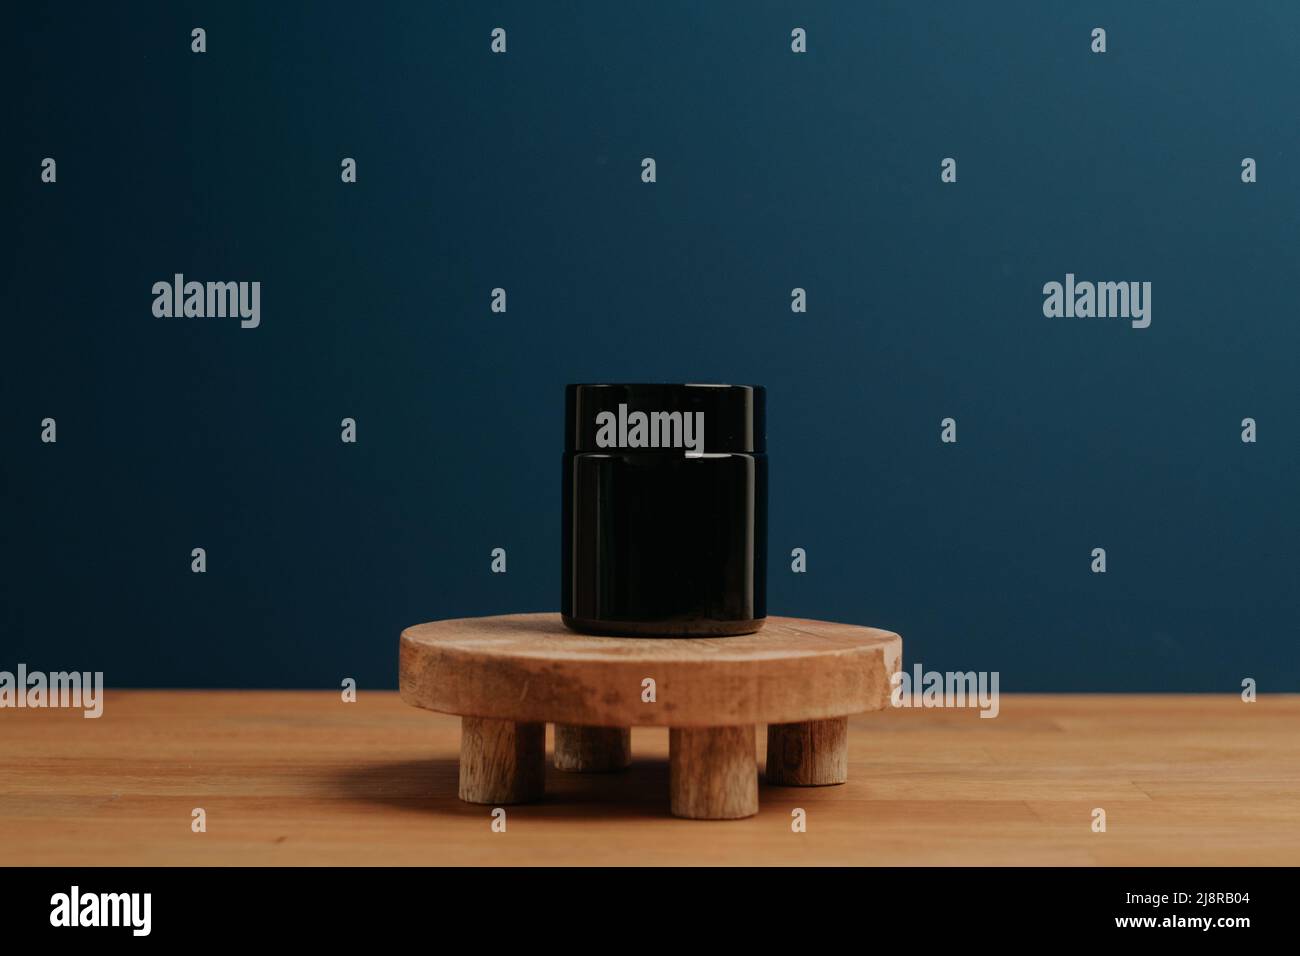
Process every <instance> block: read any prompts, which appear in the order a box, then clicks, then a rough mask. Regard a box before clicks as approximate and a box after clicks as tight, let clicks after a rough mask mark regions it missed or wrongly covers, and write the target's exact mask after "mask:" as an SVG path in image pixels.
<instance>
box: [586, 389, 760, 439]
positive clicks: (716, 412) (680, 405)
mask: <svg viewBox="0 0 1300 956" xmlns="http://www.w3.org/2000/svg"><path fill="white" fill-rule="evenodd" d="M764 395H765V392H764V389H763V386H761V385H696V384H688V385H672V384H662V383H659V384H629V385H568V386H566V387H565V390H564V448H565V451H576V452H611V453H613V452H636V451H647V452H654V451H663V450H673V449H672V448H668V449H665V448H663V447H660V445H659V442H658V441H657V440H656V441H655V443H654V445H653V446H650V445H636V446H631V447H630V446H629V445H627V444H622V445H615V446H613V447H611V446H609V445H608V443H607V442H606V444H601V443H599V442H598V441H597V434H598V432H600V430H601V426H602V425H605V426H608V425H609V424H611V423H614V424H615V427H616V428H617V427H618V426H620V425H622V424H623V423H624V422H626V421H627V418H628V416H631V415H632V414H633V413H634V412H641V413H644V414H645V415H646V416H651V415H653V413H656V412H659V413H667V414H668V415H672V414H673V413H674V412H676V413H680V414H681V415H683V416H684V415H685V414H687V413H695V412H702V413H703V414H704V441H703V448H702V449H697V450H702V451H703V452H704V453H706V454H711V453H717V452H749V453H760V452H764V451H766V449H767V419H766V416H765V414H764V407H763V406H764ZM620 406H623V409H622V410H621V411H620ZM603 412H609V413H610V415H611V416H612V418H611V417H609V416H607V417H605V418H603V419H601V421H600V423H598V422H597V416H599V415H601V413H603ZM620 415H621V416H622V418H621V419H620ZM698 420H699V419H698V418H696V419H693V421H694V422H698ZM655 421H656V427H654V428H651V429H650V431H652V432H655V433H656V436H657V435H659V434H667V433H668V432H669V431H670V429H669V428H668V427H667V425H666V423H664V421H663V419H656V420H655ZM633 424H635V420H634V421H633ZM674 424H675V422H674ZM626 432H627V429H626V427H625V428H624V429H623V434H626ZM609 436H610V432H609V431H608V430H606V431H605V433H604V435H603V437H604V438H605V439H606V440H607V439H608V438H609Z"/></svg>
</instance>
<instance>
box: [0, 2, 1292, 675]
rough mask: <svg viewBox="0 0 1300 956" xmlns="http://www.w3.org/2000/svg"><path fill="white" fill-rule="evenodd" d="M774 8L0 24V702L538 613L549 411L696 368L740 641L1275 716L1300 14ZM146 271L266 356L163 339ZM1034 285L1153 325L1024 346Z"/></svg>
mask: <svg viewBox="0 0 1300 956" xmlns="http://www.w3.org/2000/svg"><path fill="white" fill-rule="evenodd" d="M807 6H808V9H806V10H800V9H799V8H798V6H797V5H769V4H763V5H758V6H755V5H753V4H748V3H746V4H740V3H708V4H700V3H694V2H691V3H685V2H683V3H665V2H656V3H651V4H637V5H635V6H633V5H630V4H626V5H618V7H617V8H615V7H614V6H613V5H609V4H604V3H594V2H592V3H583V4H577V5H569V4H563V5H561V4H549V3H548V4H539V3H519V4H480V3H455V4H424V3H421V4H415V3H411V4H405V5H403V9H401V10H398V9H396V5H394V4H387V3H383V4H329V3H310V4H307V3H302V4H278V3H277V4H268V3H240V4H231V3H225V2H222V3H212V4H195V5H193V6H192V8H191V9H189V10H186V9H185V8H184V7H183V6H181V5H175V4H158V5H156V6H155V7H153V8H152V9H151V8H149V7H146V6H144V5H140V4H128V5H115V6H112V7H111V8H110V7H105V6H103V5H95V6H89V5H88V6H87V7H86V8H84V9H81V8H77V7H65V6H61V5H54V6H53V7H50V8H46V7H45V6H44V5H39V6H38V5H35V4H27V5H24V9H22V10H19V11H17V12H16V13H14V12H11V13H10V18H11V21H12V22H11V27H12V28H13V30H12V35H11V36H9V37H8V38H7V39H6V40H5V41H4V42H5V44H6V47H7V48H6V50H5V51H4V52H5V56H4V58H3V62H4V64H5V66H4V67H3V69H4V70H5V74H6V83H5V90H4V94H3V100H4V102H5V104H6V110H5V112H6V118H5V119H4V122H3V127H4V145H3V147H0V163H3V166H2V167H0V188H2V189H3V197H4V209H5V232H6V234H7V235H8V237H9V239H10V240H11V243H12V245H11V248H10V250H9V252H8V254H7V255H6V256H5V259H4V275H3V279H4V295H3V303H4V314H3V347H2V348H0V373H2V379H3V381H2V382H0V399H2V400H3V402H2V405H0V428H2V429H3V431H2V433H0V449H2V451H0V468H2V472H0V479H2V483H3V488H4V490H3V495H4V498H3V539H4V554H5V562H6V565H7V567H6V569H5V571H4V575H3V581H2V582H0V588H3V591H2V593H0V597H2V599H3V600H2V607H0V614H2V616H0V652H2V653H0V667H4V668H8V669H12V668H13V666H14V665H15V664H16V663H17V662H18V661H23V662H25V663H26V664H27V665H28V666H29V667H30V668H33V669H46V670H55V669H71V668H76V669H99V670H103V671H104V672H105V679H106V681H107V682H108V683H109V684H110V685H111V686H123V685H126V686H132V685H159V686H165V685H180V686H258V687H276V686H337V685H338V683H339V681H340V680H341V679H342V678H343V677H345V676H352V677H355V678H357V679H358V681H359V682H360V683H361V684H362V685H363V686H393V685H394V684H395V675H396V639H397V633H398V631H399V629H400V628H401V627H402V626H404V625H407V624H411V623H414V622H417V621H422V620H428V619H432V618H440V617H448V616H461V615H472V614H491V613H501V612H507V611H520V610H535V609H547V608H554V607H555V606H556V605H557V602H558V599H557V593H556V591H557V582H558V568H557V563H558V557H559V540H558V537H559V536H558V527H557V522H558V497H557V496H558V476H559V472H558V462H559V455H560V450H561V426H562V415H561V413H562V398H563V396H562V387H563V385H564V383H566V382H571V381H589V380H686V381H737V382H754V383H761V384H764V385H766V386H767V387H768V389H769V429H768V433H769V448H770V453H771V484H772V497H771V522H772V524H771V534H770V538H771V548H772V562H771V563H772V574H771V582H770V601H769V605H770V607H771V609H772V611H773V612H774V613H785V614H796V615H803V616H812V617H821V618H832V619H842V620H847V621H853V622H861V623H872V624H878V625H880V626H884V627H888V628H891V629H895V630H898V631H900V632H901V633H902V634H903V635H904V638H905V641H906V644H905V650H906V657H907V660H908V661H909V662H911V661H916V660H919V661H921V662H922V663H924V664H925V665H926V666H927V667H934V668H938V669H941V670H946V669H968V668H974V669H985V670H999V671H1001V672H1002V685H1001V686H1002V689H1004V690H1114V691H1127V690H1139V689H1142V690H1187V691H1207V690H1224V691H1232V690H1236V689H1238V688H1239V686H1240V681H1241V679H1242V678H1243V677H1254V678H1255V679H1256V680H1258V681H1259V683H1260V689H1261V690H1264V691H1267V690H1293V691H1294V690H1300V666H1298V665H1297V653H1296V641H1297V627H1298V624H1297V619H1298V617H1300V587H1298V586H1297V575H1296V556H1297V545H1298V543H1300V508H1298V507H1297V502H1296V491H1297V475H1300V453H1298V451H1297V449H1300V440H1298V439H1300V424H1298V422H1297V414H1296V412H1297V407H1296V397H1297V390H1298V383H1300V375H1298V374H1297V373H1298V372H1300V369H1298V367H1297V366H1298V365H1300V358H1298V355H1300V348H1298V346H1300V315H1298V314H1297V297H1296V288H1297V285H1296V281H1297V280H1296V275H1297V270H1296V263H1297V255H1298V251H1300V217H1298V215H1297V212H1298V211H1300V180H1298V179H1297V175H1296V171H1295V168H1294V167H1295V163H1296V161H1297V157H1300V120H1298V117H1300V107H1298V105H1297V102H1298V101H1297V91H1300V55H1298V54H1297V50H1298V49H1300V6H1298V5H1296V4H1294V3H1291V2H1278V3H1263V2H1250V3H1243V4H1233V3H1226V2H1225V3H1216V4H1197V5H1194V6H1193V5H1189V4H1183V3H1172V2H1170V3H1142V4H1132V3H1115V4H1090V5H1087V7H1086V8H1085V7H1084V5H1080V4H1065V3H1042V2H1023V3H990V4H973V3H944V4H936V3H913V2H901V0H900V2H898V3H847V2H845V3H817V4H811V5H807ZM195 26H202V27H204V28H206V30H207V32H208V52H207V53H206V54H203V55H195V54H192V53H191V52H190V29H191V28H192V27H195ZM496 26H502V27H505V28H506V29H507V31H508V53H507V54H506V55H504V56H496V55H493V54H492V53H490V51H489V32H490V31H491V29H492V28H493V27H496ZM795 26H802V27H804V28H806V29H807V31H808V37H809V40H808V43H809V52H808V53H807V54H805V55H795V54H792V53H791V51H790V39H789V37H790V30H791V28H792V27H795ZM1096 26H1102V27H1105V28H1106V29H1107V31H1108V38H1107V39H1108V52H1106V53H1105V54H1103V55H1097V54H1094V53H1092V52H1090V49H1089V45H1090V31H1091V29H1092V28H1093V27H1096ZM6 32H10V31H8V30H7V31H6ZM46 156H51V157H54V158H56V159H57V162H58V182H57V183H56V184H54V185H47V184H42V183H41V182H40V181H39V172H40V169H39V167H40V162H41V160H42V158H43V157H46ZM344 156H351V157H355V158H356V159H357V161H358V164H359V182H358V183H357V184H355V185H344V184H342V183H341V182H340V181H339V163H340V160H341V158H342V157H344ZM645 156H653V157H654V158H655V159H656V160H657V163H658V182H657V183H655V184H653V185H646V184H643V183H642V182H641V181H640V162H641V159H642V157H645ZM949 156H951V157H954V158H956V159H957V161H958V181H957V183H955V184H942V183H941V182H940V180H939V164H940V160H941V159H942V158H944V157H949ZM1247 156H1249V157H1253V158H1255V159H1256V160H1257V161H1258V164H1259V182H1258V183H1255V184H1252V185H1246V184H1243V183H1242V182H1241V179H1240V164H1241V160H1242V158H1243V157H1247ZM175 272H183V273H185V274H186V275H187V276H189V277H191V278H195V279H201V280H206V279H212V280H225V279H244V280H259V281H261V282H262V284H263V292H262V323H261V327H260V328H257V329H252V330H242V329H240V328H239V327H238V324H237V323H236V322H234V321H233V320H203V319H159V318H155V317H154V316H153V315H152V312H151V305H152V295H151V292H150V288H151V286H152V284H153V283H154V282H155V281H157V280H160V279H168V278H170V277H171V275H172V274H173V273H175ZM1067 272H1074V273H1076V274H1077V275H1078V276H1079V277H1080V278H1081V279H1093V280H1145V281H1150V282H1152V283H1153V293H1152V324H1151V327H1150V328H1147V329H1133V328H1131V327H1130V325H1129V324H1128V323H1127V322H1124V321H1118V320H1099V319H1094V320H1083V319H1063V318H1062V319H1049V318H1045V317H1044V315H1043V311H1042V305H1043V295H1042V287H1043V284H1044V283H1045V282H1048V281H1052V280H1057V281H1060V280H1062V279H1063V278H1064V276H1065V274H1066V273H1067ZM496 286H502V287H505V288H506V289H507V291H508V297H509V298H508V312H507V313H506V314H505V315H493V314H491V313H490V312H489V309H488V305H489V296H490V290H491V289H492V288H493V287H496ZM795 286H801V287H804V288H806V289H807V290H808V298H809V311H808V313H807V314H806V315H795V314H792V313H791V311H790V307H789V303H790V290H791V289H792V288H793V287H795ZM47 416H51V417H54V418H56V419H57V422H58V426H57V427H58V442H57V444H53V445H49V444H42V443H41V441H40V422H41V420H42V419H43V418H45V417H47ZM345 416H351V417H354V418H356V419H357V422H358V430H359V441H358V443H357V444H355V445H345V444H343V443H341V442H340V440H339V422H340V420H341V419H342V418H343V417H345ZM946 416H951V417H953V418H955V419H956V420H957V422H958V439H959V440H958V442H957V444H955V445H945V444H942V443H941V442H940V441H939V422H940V420H941V419H942V418H944V417H946ZM1247 416H1250V417H1253V418H1255V419H1256V420H1257V421H1258V428H1259V440H1258V442H1257V443H1255V444H1244V443H1242V441H1241V440H1240V432H1241V426H1240V422H1241V420H1242V419H1243V418H1244V417H1247ZM200 546H201V547H204V548H206V549H207V554H208V571H207V573H206V574H201V575H200V574H192V573H191V571H190V551H191V549H192V548H194V547H200ZM498 546H501V547H505V548H507V549H508V555H509V565H508V567H509V571H508V573H507V574H505V575H496V574H492V573H490V571H489V552H490V551H491V549H492V548H494V547H498ZM796 546H799V547H804V548H806V549H807V551H808V555H809V568H808V573H807V574H804V575H794V574H792V573H791V572H790V570H789V557H788V555H789V552H790V549H791V548H793V547H796ZM1095 547H1103V548H1105V549H1106V552H1107V560H1108V571H1107V573H1105V574H1093V573H1091V571H1090V564H1091V561H1092V558H1091V551H1092V549H1093V548H1095Z"/></svg>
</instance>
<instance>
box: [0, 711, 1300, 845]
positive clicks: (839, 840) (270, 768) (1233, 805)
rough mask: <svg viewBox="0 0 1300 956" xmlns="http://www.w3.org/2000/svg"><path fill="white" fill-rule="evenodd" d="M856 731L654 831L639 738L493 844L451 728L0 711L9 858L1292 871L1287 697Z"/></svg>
mask: <svg viewBox="0 0 1300 956" xmlns="http://www.w3.org/2000/svg"><path fill="white" fill-rule="evenodd" d="M849 726H850V740H849V758H850V771H849V773H850V780H849V783H848V784H846V785H844V786H839V787H825V788H812V789H795V788H773V787H768V786H766V785H764V786H763V792H762V799H761V809H760V811H759V813H758V815H757V816H755V817H751V818H749V819H746V820H734V821H725V822H705V821H697V820H681V819H675V818H673V817H671V816H669V813H668V762H667V757H668V732H667V730H665V729H662V728H637V729H635V730H633V741H632V746H633V764H632V767H631V768H630V769H629V770H628V771H627V772H626V773H623V774H619V775H613V776H582V775H575V774H564V773H560V772H557V771H555V770H554V769H550V768H548V770H547V782H546V785H547V798H546V800H545V801H544V802H543V803H539V804H533V805H527V806H518V807H510V808H508V809H507V814H508V816H507V828H506V832H505V833H494V832H492V829H491V822H492V821H491V817H490V813H491V808H490V807H483V806H471V805H468V804H464V803H461V802H460V801H459V800H457V798H456V776H457V773H456V760H457V753H458V736H459V720H458V719H457V718H454V717H447V716H442V715H439V714H434V713H429V712H425V711H420V710H417V709H415V708H412V707H408V706H406V705H404V704H403V703H402V702H401V701H400V700H399V699H398V697H397V694H396V693H395V692H380V691H366V690H362V691H360V692H359V694H358V701H357V702H356V703H344V702H343V701H342V700H341V698H340V695H339V693H338V692H334V691H328V692H327V691H317V692H261V691H258V692H254V691H222V692H203V691H108V692H107V694H106V701H105V711H104V715H103V717H101V718H100V719H98V720H87V719H84V718H83V717H82V715H81V713H80V711H68V710H8V709H6V710H4V711H2V712H0V767H3V768H4V771H3V773H0V864H4V865H22V864H47V865H56V864H57V865H107V864H119V865H122V864H125V865H139V864H155V865H171V864H181V865H191V864H251V865H258V864H371V865H376V864H378V865H382V864H523V865H528V864H613V865H621V864H640V865H659V864H794V865H803V864H846V865H855V864H889V865H913V864H978V865H1000V864H1022V865H1032V864H1049V865H1050V864H1066V865H1088V864H1111V865H1138V864H1143V865H1149V864H1175V865H1181V864H1195V865H1214V864H1242V865H1258V864H1290V865H1295V864H1300V695H1282V696H1262V697H1261V698H1260V699H1259V701H1258V702H1257V703H1252V704H1246V703H1243V702H1242V701H1241V700H1240V699H1239V698H1238V697H1236V696H1235V695H1225V696H1183V695H1177V696H1173V695H1169V696H1163V695H1162V696H1127V695H1123V696H1109V695H1095V696H1094V695H1089V696H1026V695H1011V694H1004V695H1002V700H1001V713H1000V715H999V716H998V717H997V718H996V719H992V720H989V719H981V718H979V716H978V714H977V712H976V711H973V710H961V711H950V710H886V711H884V712H881V713H876V714H868V715H864V716H861V717H855V718H852V719H851V721H850V725H849ZM763 737H764V735H763V734H762V733H761V731H760V733H759V734H758V748H759V760H760V766H761V762H762V757H763V754H762V750H763V744H764V740H763ZM548 746H549V745H548ZM195 807H202V808H204V810H205V811H206V813H207V832H206V833H193V832H191V828H190V824H191V811H192V810H193V809H194V808H195ZM796 807H801V808H803V809H804V810H806V812H807V832H805V833H792V832H791V828H790V814H791V810H792V809H793V808H796ZM1095 807H1102V808H1104V809H1105V810H1106V813H1107V830H1106V832H1105V833H1094V832H1092V829H1091V822H1092V810H1093V808H1095Z"/></svg>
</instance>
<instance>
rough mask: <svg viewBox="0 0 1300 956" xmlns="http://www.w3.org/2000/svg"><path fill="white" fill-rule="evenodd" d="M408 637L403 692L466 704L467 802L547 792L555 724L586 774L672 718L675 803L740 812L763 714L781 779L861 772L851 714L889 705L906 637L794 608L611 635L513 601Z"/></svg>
mask: <svg viewBox="0 0 1300 956" xmlns="http://www.w3.org/2000/svg"><path fill="white" fill-rule="evenodd" d="M400 651H401V659H400V665H399V667H400V675H399V677H400V685H401V692H402V699H403V700H405V701H406V702H407V703H408V704H413V705H415V706H417V707H424V708H427V709H429V710H436V711H441V712H443V713H449V714H458V715H461V717H462V720H461V751H460V797H461V799H462V800H466V801H468V802H471V803H490V804H506V803H523V802H527V801H530V800H537V799H540V798H541V796H542V794H543V790H544V779H545V762H546V755H545V725H546V724H547V723H554V724H555V756H554V760H555V767H556V769H557V770H564V771H570V772H576V773H592V772H609V771H617V770H620V769H622V768H623V767H626V766H627V765H628V762H629V761H630V759H631V729H630V728H632V727H646V726H658V727H668V728H670V735H669V750H670V775H669V781H670V783H669V790H670V805H671V808H672V812H673V814H674V815H675V816H679V817H689V818H692V819H705V820H726V819H736V818H739V817H747V816H752V815H753V814H755V813H757V812H758V769H757V764H756V759H755V735H756V733H757V728H758V727H759V726H766V727H767V741H768V744H767V781H768V783H769V784H771V785H775V786H797V787H806V786H824V785H827V784H836V783H843V782H844V781H845V780H846V779H848V750H847V739H848V737H847V727H848V723H847V717H848V715H850V714H858V713H863V712H865V711H871V710H880V709H881V708H883V707H885V706H886V705H887V704H888V701H889V694H890V677H891V675H892V674H894V673H895V672H896V671H897V670H898V668H899V666H900V662H901V656H902V639H901V638H900V637H899V636H898V635H897V634H892V633H890V632H888V631H879V630H875V629H874V628H869V627H855V626H853V625H849V624H831V623H828V622H825V621H806V620H800V619H794V618H780V617H774V618H768V620H767V624H766V626H765V627H764V628H763V630H761V631H759V632H758V633H756V634H745V635H739V636H735V637H710V638H648V637H598V636H591V635H584V634H575V633H573V632H571V631H569V630H568V629H566V628H565V627H564V626H563V624H562V623H561V622H560V618H559V615H558V614H512V615H506V616H502V617H483V618H462V619H459V620H451V621H435V622H433V623H430V624H420V625H417V626H415V627H411V628H408V629H407V630H405V631H403V632H402V639H401V647H400Z"/></svg>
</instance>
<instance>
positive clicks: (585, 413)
mask: <svg viewBox="0 0 1300 956" xmlns="http://www.w3.org/2000/svg"><path fill="white" fill-rule="evenodd" d="M564 404H565V410H564V413H565V424H564V449H565V450H564V478H563V486H562V488H563V506H562V514H563V523H564V524H563V531H562V540H563V546H562V547H563V580H562V582H561V592H562V593H561V596H560V612H561V615H562V616H563V618H564V623H565V624H567V625H568V626H569V627H571V628H573V629H574V630H577V631H584V632H588V633H596V634H631V635H639V636H647V637H682V636H694V635H715V636H716V635H726V634H749V633H752V632H754V631H757V630H758V629H759V628H760V627H762V626H763V619H764V618H765V617H766V616H767V454H766V447H767V441H766V419H765V415H764V391H763V388H762V387H761V386H750V385H570V386H568V388H567V389H566V390H565V402H564Z"/></svg>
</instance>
